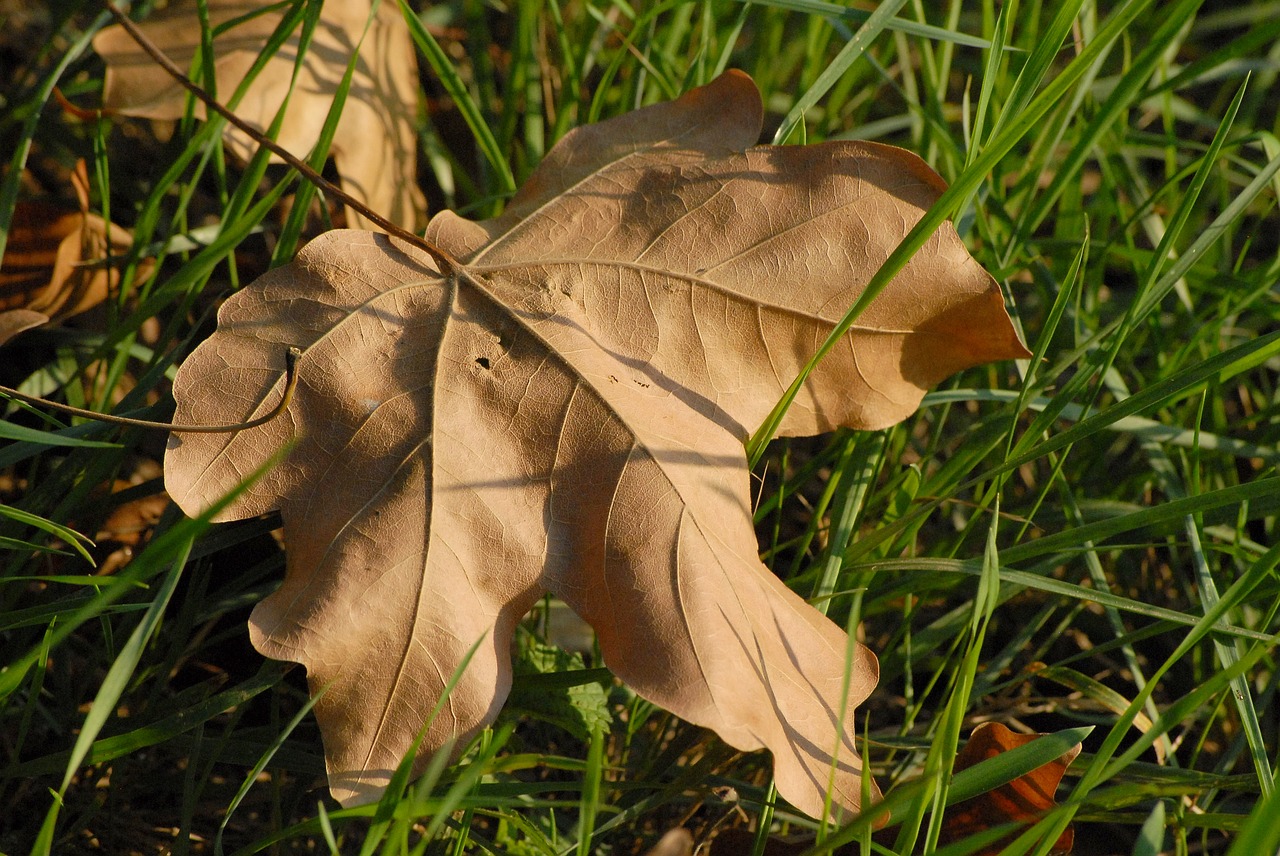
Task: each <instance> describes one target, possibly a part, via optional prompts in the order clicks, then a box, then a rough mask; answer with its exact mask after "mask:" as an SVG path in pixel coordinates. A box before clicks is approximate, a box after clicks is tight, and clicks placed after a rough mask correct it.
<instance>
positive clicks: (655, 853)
mask: <svg viewBox="0 0 1280 856" xmlns="http://www.w3.org/2000/svg"><path fill="white" fill-rule="evenodd" d="M644 856H693V836H692V835H691V834H690V833H689V830H687V829H682V828H681V827H676V828H675V829H671V830H668V831H667V834H666V835H663V836H662V838H660V839H659V840H658V843H657V844H655V845H653V848H652V849H651V850H649V851H648V852H647V853H645V854H644Z"/></svg>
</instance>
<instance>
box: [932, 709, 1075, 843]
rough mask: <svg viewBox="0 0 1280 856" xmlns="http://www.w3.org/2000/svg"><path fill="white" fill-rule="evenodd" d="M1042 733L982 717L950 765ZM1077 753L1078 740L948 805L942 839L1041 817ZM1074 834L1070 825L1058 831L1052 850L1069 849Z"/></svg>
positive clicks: (990, 754)
mask: <svg viewBox="0 0 1280 856" xmlns="http://www.w3.org/2000/svg"><path fill="white" fill-rule="evenodd" d="M1041 736H1042V735H1040V734H1017V733H1015V732H1013V731H1010V730H1009V728H1008V727H1006V726H1004V725H1002V724H1001V723H999V722H984V723H982V724H981V725H979V726H978V727H977V728H975V729H974V730H973V733H972V734H971V735H970V736H969V742H968V743H966V744H965V747H964V748H963V749H962V750H960V752H959V754H957V755H956V762H955V767H954V770H955V772H957V773H959V772H960V771H961V770H964V769H966V768H968V767H972V766H973V765H974V764H976V763H978V762H979V761H985V760H987V759H988V758H994V757H996V756H997V755H999V754H1000V753H1002V752H1008V751H1009V750H1010V749H1016V748H1017V747H1019V746H1023V745H1025V744H1027V743H1030V742H1031V741H1033V740H1035V739H1036V738H1037V737H1041ZM1079 754H1080V746H1079V745H1078V744H1077V745H1076V746H1075V747H1074V748H1073V749H1071V750H1070V751H1069V752H1065V753H1063V754H1062V756H1060V757H1059V758H1057V759H1056V760H1054V761H1051V762H1050V763H1048V764H1044V765H1042V766H1040V767H1037V768H1036V769H1034V770H1032V771H1031V772H1029V773H1024V774H1023V775H1021V776H1019V777H1018V778H1016V779H1014V780H1013V781H1011V782H1008V783H1006V784H1003V785H1001V786H1000V787H998V788H995V789H994V790H990V791H987V792H986V793H985V794H979V795H978V796H976V797H974V798H973V799H970V800H965V801H964V802H961V803H956V804H955V805H953V806H951V807H950V808H949V809H947V815H946V819H945V820H944V821H943V823H942V843H943V844H947V843H950V842H952V841H959V840H960V839H962V838H967V837H968V836H970V835H973V834H975V833H978V832H982V831H983V830H986V829H991V828H993V827H996V826H1001V825H1003V824H1006V823H1012V822H1018V821H1026V822H1032V821H1035V820H1037V819H1039V818H1040V816H1041V815H1043V814H1044V813H1045V812H1047V811H1048V810H1049V809H1051V808H1053V807H1054V806H1055V805H1056V803H1054V801H1053V795H1054V793H1055V792H1056V791H1057V790H1058V783H1059V782H1061V781H1062V775H1063V773H1065V772H1066V771H1067V768H1068V767H1070V766H1071V762H1072V761H1074V760H1075V758H1076V756H1077V755H1079ZM1073 837H1074V835H1073V832H1072V830H1071V829H1070V828H1068V829H1067V830H1066V831H1065V832H1063V833H1062V835H1060V836H1059V837H1058V840H1057V842H1055V844H1054V847H1053V852H1054V853H1055V854H1066V853H1070V852H1071V847H1072V844H1073ZM1007 843H1008V841H1007V840H1006V841H1003V842H1000V843H997V844H993V845H992V846H990V847H988V848H987V849H985V850H982V851H979V853H978V854H977V856H988V854H996V853H999V852H1000V849H1001V847H1003V846H1004V845H1005V844H1007Z"/></svg>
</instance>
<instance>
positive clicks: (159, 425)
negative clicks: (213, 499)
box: [0, 347, 302, 434]
mask: <svg viewBox="0 0 1280 856" xmlns="http://www.w3.org/2000/svg"><path fill="white" fill-rule="evenodd" d="M301 357H302V351H300V350H298V349H297V348H294V347H290V348H289V350H287V351H285V355H284V394H283V395H281V396H280V403H279V404H277V405H276V406H275V407H273V408H271V412H270V413H267V414H266V415H265V416H259V417H258V418H257V419H250V420H249V421H248V422H237V423H236V424H234V425H179V424H177V423H176V422H152V421H151V420H149V419H131V418H129V417H128V416H115V415H113V414H110V413H99V412H98V411H96V410H85V409H84V408H82V407H72V406H71V405H70V404H59V403H58V402H56V401H48V400H46V399H43V398H37V397H36V396H34V395H27V394H26V393H25V392H18V390H16V389H10V388H9V387H7V386H0V394H3V395H7V396H8V397H9V398H14V399H17V400H18V401H24V402H26V403H27V404H33V405H35V406H37V407H48V408H51V409H53V410H58V411H61V412H62V413H70V414H72V415H73V416H83V417H84V418H86V419H93V420H95V421H97V422H106V423H108V424H110V425H125V426H127V427H129V428H153V429H155V430H158V431H173V432H174V433H177V434H231V433H233V432H235V431H244V430H245V429H247V428H257V427H258V426H259V425H265V424H266V423H268V422H270V421H271V420H272V419H275V418H276V417H277V416H279V415H280V414H281V413H284V411H285V409H286V408H288V406H289V403H290V402H291V401H293V392H294V390H295V389H297V388H298V360H299V359H300V358H301Z"/></svg>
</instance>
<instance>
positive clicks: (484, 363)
mask: <svg viewBox="0 0 1280 856" xmlns="http://www.w3.org/2000/svg"><path fill="white" fill-rule="evenodd" d="M476 365H478V366H479V367H480V368H482V369H488V368H489V358H488V357H476Z"/></svg>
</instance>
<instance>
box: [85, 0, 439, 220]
mask: <svg viewBox="0 0 1280 856" xmlns="http://www.w3.org/2000/svg"><path fill="white" fill-rule="evenodd" d="M264 5H265V4H263V3H262V2H259V0H208V9H209V23H210V26H211V27H212V28H213V29H214V31H215V35H214V38H213V54H214V71H215V77H216V81H217V95H218V97H219V98H221V99H223V100H224V101H225V100H226V99H228V98H230V96H231V95H232V93H233V92H235V90H236V88H237V86H238V85H239V84H240V83H241V81H243V80H244V79H245V77H246V76H247V74H248V72H249V70H250V68H251V67H252V66H253V64H254V63H255V62H256V61H257V59H258V56H259V54H260V53H261V52H262V50H263V46H264V45H265V44H266V42H267V40H268V38H269V37H270V36H271V34H272V32H273V31H274V30H275V29H276V27H277V26H278V25H279V24H280V22H281V19H282V18H283V16H284V13H283V11H281V10H278V9H275V10H269V11H266V12H263V11H262V10H263V6H264ZM371 10H372V5H371V3H370V0H342V2H329V3H325V4H324V6H323V8H322V10H321V13H320V21H319V24H318V25H317V27H316V32H315V36H314V39H313V41H312V43H311V45H310V46H309V47H308V49H307V52H306V55H305V56H304V57H303V60H302V68H301V70H300V71H299V73H298V77H297V82H296V83H295V84H294V87H293V95H292V97H291V98H290V100H289V107H288V110H287V111H286V113H285V119H284V124H283V125H282V126H281V129H280V133H279V135H278V136H277V138H276V141H277V142H278V143H280V145H281V146H283V147H284V148H285V149H287V150H288V151H289V152H291V153H292V154H294V155H296V156H297V157H299V158H305V157H306V156H307V155H308V154H309V152H310V151H311V148H312V147H313V146H314V145H315V144H316V142H317V140H319V138H320V132H321V129H322V128H323V127H324V123H325V119H326V117H327V116H328V113H329V108H330V106H331V105H332V103H333V100H334V96H335V93H336V92H337V90H338V87H339V84H340V83H341V82H342V77H343V75H344V74H345V72H346V66H347V62H348V61H349V60H350V58H351V56H352V54H353V53H355V51H356V47H357V45H359V46H360V57H359V60H358V61H357V65H356V69H355V74H354V75H353V77H352V82H351V90H350V93H349V95H348V97H347V100H346V103H345V104H344V106H343V109H342V117H341V119H339V121H338V127H337V131H336V133H335V135H334V138H333V144H332V146H331V147H330V152H331V154H332V155H333V158H334V163H335V165H336V166H337V169H338V173H339V175H340V176H341V179H342V187H343V189H344V190H346V192H348V193H350V194H351V195H352V196H354V197H356V198H357V199H359V200H361V201H363V202H364V203H365V204H366V205H368V206H369V207H370V208H373V209H374V210H375V211H377V212H378V213H380V214H382V215H383V216H384V217H386V218H388V219H389V220H391V221H392V222H394V223H398V224H400V225H402V226H404V227H405V228H409V229H412V228H413V227H414V222H415V220H416V218H417V216H418V214H419V213H420V212H421V211H422V210H423V209H424V207H425V203H424V202H423V199H422V194H421V192H420V191H419V190H418V186H417V183H416V176H417V137H416V131H415V121H416V113H417V103H418V71H417V69H418V66H417V60H416V57H415V55H414V51H413V44H412V42H411V41H410V39H409V30H408V27H406V26H405V22H404V18H403V17H402V15H401V12H400V6H399V5H398V4H397V3H394V2H383V3H382V4H381V5H380V6H379V7H378V12H377V14H376V15H375V16H374V17H373V19H372V21H370V13H371ZM254 13H258V14H254ZM241 19H242V20H241ZM366 23H368V24H369V29H368V32H367V34H366V33H365V25H366ZM140 28H141V29H142V31H143V33H144V34H145V35H146V36H147V38H149V39H150V40H151V41H152V42H153V43H155V45H156V46H157V47H159V48H160V50H161V51H163V52H164V53H165V55H166V56H168V57H169V58H170V59H171V60H173V61H174V62H175V63H177V65H178V67H179V68H184V69H185V68H188V67H189V66H190V65H191V61H192V58H193V57H194V56H195V53H196V50H197V49H198V48H199V46H200V40H201V32H200V18H199V15H198V14H197V10H196V2H195V0H175V2H173V3H170V4H169V5H168V6H167V7H166V8H164V9H162V10H160V11H158V12H156V13H154V14H153V15H151V16H150V17H148V18H147V19H146V20H145V21H143V22H142V23H141V24H140ZM300 34H301V27H299V28H297V29H295V30H294V31H293V34H292V35H291V36H290V38H289V39H288V40H286V41H285V43H284V45H283V46H282V47H281V49H280V50H279V51H278V52H277V53H275V54H274V55H272V56H271V57H270V59H268V60H267V64H266V66H265V67H264V68H263V69H262V70H261V71H260V72H259V73H258V75H257V77H256V78H254V80H253V83H252V84H251V85H250V87H249V89H248V91H247V92H246V93H245V96H244V99H243V100H242V101H241V102H240V103H239V104H238V105H237V106H236V115H237V116H239V117H240V118H242V119H245V120H247V121H248V122H249V123H250V124H252V125H254V126H256V127H257V128H258V129H259V130H261V131H265V130H266V129H267V128H268V127H269V126H270V125H271V122H272V121H273V120H274V118H275V115H276V112H277V111H278V110H279V109H280V105H281V104H283V103H284V101H285V98H286V96H288V94H289V87H290V83H291V81H292V78H293V72H294V65H295V63H296V61H297V57H298V48H299V43H300ZM362 37H363V42H362V41H361V39H362ZM93 47H94V50H96V51H97V52H98V53H99V54H100V55H101V56H102V58H103V59H104V60H105V61H106V63H107V74H106V81H105V83H104V90H105V91H104V93H103V104H104V106H105V107H106V108H107V109H108V110H112V111H114V112H116V113H120V114H123V115H126V116H137V117H141V118H146V119H155V120H163V121H172V120H176V119H180V118H182V116H183V114H184V112H185V111H186V109H187V100H188V98H189V96H188V94H187V92H186V91H185V90H184V89H183V88H182V87H181V86H180V85H178V84H177V83H176V82H175V81H174V80H173V79H172V78H170V77H169V76H168V75H167V74H165V73H164V71H163V70H161V69H159V68H157V67H156V64H155V62H154V61H153V60H152V59H151V57H149V56H148V55H147V54H146V53H145V52H144V51H143V50H142V48H140V47H139V46H138V45H137V44H135V43H134V41H133V39H132V38H131V37H130V36H129V34H128V33H127V32H125V31H124V30H123V29H122V28H121V27H120V26H119V25H115V26H111V27H107V28H105V29H104V30H102V32H100V33H98V35H97V36H95V37H94V40H93ZM195 113H196V115H197V116H199V117H201V118H203V116H204V105H203V104H197V105H196V108H195ZM224 137H225V139H226V141H227V145H228V146H229V147H230V148H231V151H232V152H233V153H234V154H235V155H236V156H237V157H239V158H240V159H241V160H248V158H249V157H250V156H251V155H252V154H253V153H254V151H256V150H257V144H256V143H254V142H253V140H251V139H250V138H249V137H248V135H246V134H245V133H243V132H242V131H240V130H238V129H236V128H234V127H231V126H228V127H227V130H226V132H225V134H224ZM273 159H274V156H273ZM348 217H349V218H350V219H349V222H351V223H352V225H355V226H360V227H361V228H373V227H372V226H371V225H370V224H368V223H366V222H365V220H364V218H362V217H361V216H360V215H359V214H357V213H356V212H354V211H351V212H348Z"/></svg>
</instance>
